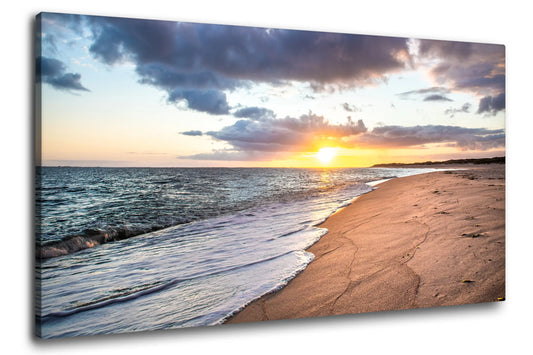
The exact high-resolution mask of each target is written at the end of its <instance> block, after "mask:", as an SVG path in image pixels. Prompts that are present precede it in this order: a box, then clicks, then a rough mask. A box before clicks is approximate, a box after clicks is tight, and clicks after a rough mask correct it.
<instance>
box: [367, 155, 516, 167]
mask: <svg viewBox="0 0 533 355" xmlns="http://www.w3.org/2000/svg"><path fill="white" fill-rule="evenodd" d="M449 164H505V157H494V158H480V159H451V160H445V161H426V162H418V163H388V164H375V165H372V167H373V168H393V167H400V166H412V165H449Z"/></svg>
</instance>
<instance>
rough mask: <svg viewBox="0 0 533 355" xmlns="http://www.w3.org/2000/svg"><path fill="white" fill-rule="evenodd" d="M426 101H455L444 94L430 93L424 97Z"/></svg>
mask: <svg viewBox="0 0 533 355" xmlns="http://www.w3.org/2000/svg"><path fill="white" fill-rule="evenodd" d="M424 101H453V100H451V99H449V98H447V97H446V96H442V95H429V96H426V97H425V98H424Z"/></svg>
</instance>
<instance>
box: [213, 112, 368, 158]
mask: <svg viewBox="0 0 533 355" xmlns="http://www.w3.org/2000/svg"><path fill="white" fill-rule="evenodd" d="M363 132H366V127H365V125H364V124H363V121H361V120H359V121H357V122H354V121H352V120H351V119H348V120H347V122H346V123H345V124H331V123H329V122H328V121H327V120H326V119H325V118H324V117H322V116H317V115H314V114H312V113H310V114H308V115H302V116H301V117H300V118H292V117H285V118H283V119H268V118H263V119H262V120H260V121H252V120H239V121H237V122H235V124H233V125H231V126H227V127H224V128H223V129H221V130H220V131H216V132H207V133H206V134H207V135H209V136H211V137H213V138H215V139H216V140H219V141H224V142H226V143H228V144H230V145H231V146H232V147H233V149H235V150H238V151H267V152H290V151H299V150H300V151H306V149H308V148H309V146H310V145H312V144H313V143H315V142H317V141H319V140H321V139H326V140H334V141H336V142H337V141H339V142H340V139H341V138H343V137H348V136H351V135H357V134H361V133H363Z"/></svg>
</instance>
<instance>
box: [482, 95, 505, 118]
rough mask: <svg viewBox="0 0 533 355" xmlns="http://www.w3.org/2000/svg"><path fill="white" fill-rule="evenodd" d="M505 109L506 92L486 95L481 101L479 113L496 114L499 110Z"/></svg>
mask: <svg viewBox="0 0 533 355" xmlns="http://www.w3.org/2000/svg"><path fill="white" fill-rule="evenodd" d="M503 109H505V93H501V94H500V95H498V96H495V97H492V96H485V97H484V98H482V99H481V100H480V101H479V108H478V111H477V113H487V114H493V115H495V114H496V113H497V112H498V111H501V110H503Z"/></svg>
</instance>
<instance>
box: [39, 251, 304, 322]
mask: <svg viewBox="0 0 533 355" xmlns="http://www.w3.org/2000/svg"><path fill="white" fill-rule="evenodd" d="M294 253H298V251H289V252H286V253H283V254H279V255H275V256H272V257H268V258H264V259H261V260H256V261H253V262H250V263H247V264H241V265H235V266H231V267H227V268H224V269H220V270H216V271H214V272H200V273H197V274H193V275H190V276H188V277H186V278H175V279H172V280H167V281H157V282H154V283H152V284H147V285H141V286H135V287H132V288H127V289H121V290H115V291H113V292H111V293H112V295H108V296H105V297H102V298H99V299H95V300H91V301H88V302H85V303H81V304H78V305H76V306H75V307H74V308H70V309H66V310H63V311H58V312H52V313H48V314H46V315H43V316H41V317H39V315H37V317H38V318H40V321H41V322H46V321H48V320H51V319H54V318H64V317H68V316H71V315H73V314H77V313H81V312H86V311H90V310H93V309H98V308H103V307H106V306H109V305H112V304H115V303H122V302H127V301H131V300H134V299H137V298H139V297H142V296H145V295H149V294H151V293H155V292H159V291H163V290H166V289H168V288H170V287H172V286H174V285H177V284H179V283H180V282H184V281H191V280H194V279H199V278H205V277H210V276H214V275H219V274H223V273H227V272H233V271H235V270H239V269H244V268H248V267H251V266H255V265H258V264H262V263H265V262H269V261H272V260H275V259H278V258H282V257H284V256H286V255H289V254H294ZM307 254H309V255H308V263H309V262H311V260H312V259H313V258H314V256H313V255H312V254H310V253H307ZM306 265H307V264H306ZM304 268H305V265H302V266H300V268H298V269H297V270H296V271H295V272H293V273H292V274H291V275H290V276H289V277H287V278H286V279H284V280H282V283H281V284H280V285H278V286H277V287H276V288H275V289H273V290H271V291H275V290H278V289H280V288H282V287H283V286H284V285H286V284H287V283H288V281H289V280H290V279H292V278H294V276H296V274H298V273H299V272H301V271H303V269H304ZM271 291H269V292H271ZM242 307H244V305H243V306H242ZM240 309H242V308H238V309H236V310H234V311H233V312H231V313H230V314H228V315H227V316H226V317H224V319H225V318H227V317H229V316H230V315H231V314H233V313H234V312H237V311H238V310H240Z"/></svg>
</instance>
